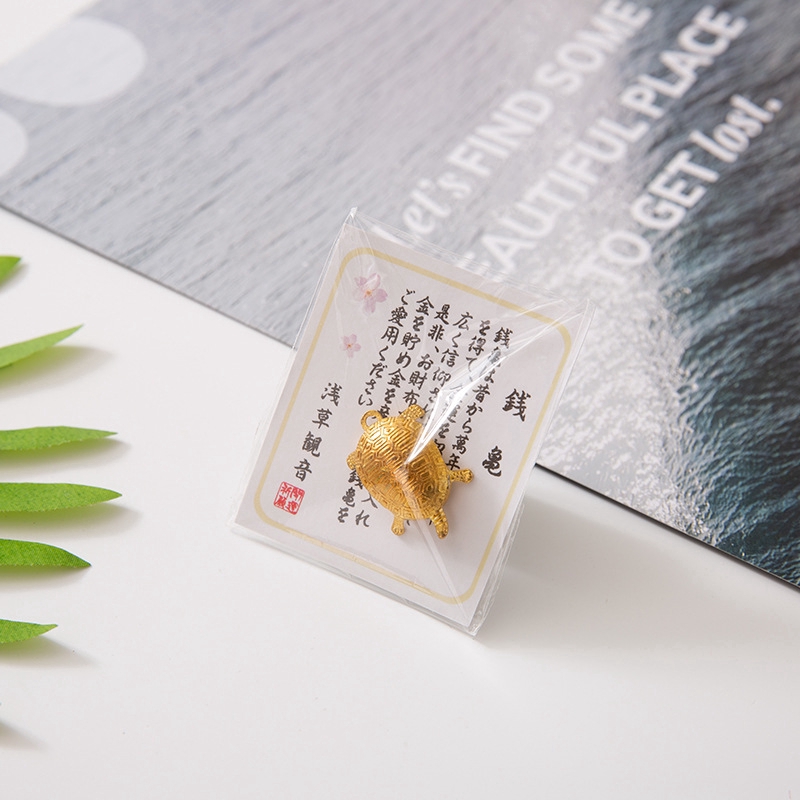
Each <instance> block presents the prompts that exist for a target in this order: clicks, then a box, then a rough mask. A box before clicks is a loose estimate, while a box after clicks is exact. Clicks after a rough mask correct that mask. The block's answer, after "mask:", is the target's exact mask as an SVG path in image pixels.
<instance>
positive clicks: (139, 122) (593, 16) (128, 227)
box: [0, 0, 800, 584]
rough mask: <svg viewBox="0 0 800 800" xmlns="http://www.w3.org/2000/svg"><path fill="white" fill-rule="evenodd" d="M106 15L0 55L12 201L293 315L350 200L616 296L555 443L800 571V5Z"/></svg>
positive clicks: (190, 279)
mask: <svg viewBox="0 0 800 800" xmlns="http://www.w3.org/2000/svg"><path fill="white" fill-rule="evenodd" d="M81 19H83V20H84V22H83V23H81V24H80V25H79V26H78V29H80V30H81V31H82V32H83V33H82V34H81V35H85V34H86V31H87V30H88V31H91V30H97V29H101V28H103V27H104V26H106V27H107V26H113V29H114V30H115V31H116V33H115V35H116V36H117V38H118V39H119V41H120V42H123V43H125V46H124V47H120V48H115V52H114V53H112V54H107V56H103V59H101V62H102V63H98V64H97V65H95V66H94V67H93V66H92V58H91V56H92V53H95V52H97V53H99V52H100V51H99V50H98V51H95V50H93V49H92V48H88V49H87V48H84V49H82V50H79V49H77V48H75V47H72V46H71V45H70V40H69V35H68V34H69V32H67V34H65V33H64V32H63V31H62V32H61V33H59V34H57V37H56V40H57V41H58V42H59V46H58V47H55V46H54V45H53V43H52V42H51V43H50V44H49V45H48V44H47V42H45V43H43V46H42V47H40V48H38V50H37V51H36V53H33V55H31V54H30V53H29V54H28V55H27V56H26V57H27V58H28V59H29V60H30V59H33V60H34V61H36V64H35V65H34V66H35V67H36V68H35V69H33V68H32V67H31V65H30V63H29V61H28V62H24V63H23V62H18V63H17V64H16V65H15V64H14V63H13V62H12V63H11V64H9V65H0V203H2V205H3V206H5V207H6V208H8V209H11V210H13V211H14V212H16V213H18V214H21V215H22V216H25V217H27V218H29V219H32V220H34V221H36V222H38V223H40V224H42V225H45V226H47V227H48V228H50V229H52V230H54V231H56V232H58V233H60V234H62V235H64V236H66V237H67V238H69V239H72V240H74V241H77V242H79V243H81V244H83V245H85V246H86V247H89V248H91V249H93V250H96V251H98V252H100V253H103V254H104V255H106V256H108V257H110V258H111V259H113V260H115V261H117V262H119V263H120V264H123V265H125V266H128V267H130V268H132V269H135V270H137V271H138V272H141V273H142V274H145V275H148V276H149V277H151V278H153V279H155V280H157V281H159V282H161V283H163V284H164V285H166V286H170V287H172V288H174V289H177V290H178V291H180V292H183V293H184V294H186V295H188V296H190V297H193V298H195V299H196V300H198V301H200V302H202V303H204V304H206V305H208V306H209V307H211V308H213V309H216V310H218V311H220V312H222V313H225V314H227V315H229V316H231V317H233V318H235V319H238V320H241V321H242V322H244V323H246V324H248V325H251V326H252V327H254V328H257V329H259V330H261V331H264V332H265V333H267V334H269V335H271V336H274V337H275V338H277V339H279V340H281V341H284V342H286V343H291V342H292V341H294V338H295V336H296V334H297V332H298V330H299V328H300V325H301V323H302V320H303V316H304V314H305V310H306V308H307V306H308V303H309V302H310V300H311V298H312V296H313V292H314V288H315V286H316V284H317V280H318V277H319V273H320V270H321V268H322V264H323V263H324V260H325V255H326V253H327V250H328V248H329V246H330V244H331V242H332V241H333V239H334V238H335V235H336V233H337V231H338V229H339V226H340V224H341V222H342V220H343V219H344V218H345V216H346V215H347V213H348V211H349V210H350V208H351V207H353V206H358V207H359V208H360V210H361V211H362V212H364V213H366V214H368V215H369V216H370V217H372V218H374V219H379V220H383V221H385V222H386V224H387V226H393V227H395V228H399V229H401V230H404V231H406V232H407V233H410V234H414V235H417V236H419V237H421V238H422V239H424V240H426V241H430V242H433V243H434V244H436V245H439V246H443V247H446V248H448V249H451V250H453V251H455V252H458V253H461V254H465V255H467V256H468V257H469V258H471V259H474V261H475V262H476V263H477V266H476V268H477V269H486V270H491V271H492V272H493V273H494V274H499V275H501V276H502V277H503V278H504V279H505V280H509V281H519V282H521V283H532V284H534V285H536V286H539V287H542V288H544V289H547V290H551V291H552V292H554V293H556V294H560V295H563V296H565V297H589V298H591V299H592V300H593V301H594V302H595V303H596V305H597V311H596V314H595V317H594V321H593V324H592V327H591V329H590V331H589V335H588V337H587V340H586V343H585V345H584V348H583V351H582V353H581V356H580V358H579V359H578V362H577V364H576V367H575V371H574V373H573V378H572V380H571V382H570V384H569V386H568V388H567V391H566V393H565V395H564V398H563V401H562V405H561V407H560V409H559V412H558V414H557V416H556V419H555V420H554V423H553V425H552V427H551V430H550V432H549V434H548V437H547V439H546V442H545V446H544V448H543V451H542V455H541V458H540V463H542V464H543V465H544V466H546V467H548V468H549V469H552V470H554V471H555V472H557V473H559V474H561V475H564V476H566V477H567V478H570V479H571V480H574V481H576V482H578V483H580V484H582V485H585V486H588V487H590V488H591V489H593V490H595V491H597V492H600V493H602V494H603V495H606V496H608V497H610V498H613V499H614V500H616V501H618V502H621V503H624V504H626V505H628V506H630V507H632V508H634V509H637V510H638V511H641V512H643V513H645V514H647V515H649V516H651V517H653V518H655V519H657V520H660V521H662V522H664V523H666V524H668V525H670V526H672V527H674V528H676V529H678V530H680V531H683V532H686V533H688V534H690V535H692V536H695V537H697V538H699V539H701V540H702V541H705V542H707V543H709V544H712V545H714V546H716V547H718V548H720V549H722V550H725V551H726V552H729V553H732V554H734V555H736V556H738V557H740V558H742V559H744V560H745V561H748V562H750V563H752V564H754V565H756V566H758V567H761V568H763V569H766V570H768V571H770V572H772V573H774V574H775V575H778V576H779V577H782V578H785V579H786V580H788V581H790V582H792V583H795V584H800V400H798V398H800V321H798V313H797V309H798V306H800V264H799V263H798V261H799V260H800V210H798V202H797V199H796V198H797V189H796V186H797V183H798V178H800V119H798V117H799V116H800V113H799V112H800V57H799V56H798V50H799V49H800V48H798V47H797V33H796V32H797V31H798V30H799V29H800V5H798V4H796V3H787V2H785V1H784V0H763V2H759V1H758V0H740V1H739V2H721V3H719V4H716V5H707V4H706V3H704V2H692V1H690V0H662V2H652V3H650V4H647V3H645V2H641V3H629V2H622V0H619V1H618V0H610V2H606V0H568V2H556V0H541V1H540V2H536V3H531V2H527V0H512V1H511V2H499V0H498V1H496V2H493V1H490V2H486V3H480V4H478V3H469V2H464V1H463V0H445V2H441V3H436V4H433V5H432V4H430V3H427V2H423V0H409V2H406V3H403V4H397V3H391V2H384V1H383V0H376V1H374V2H366V0H360V1H356V0H350V1H349V2H345V1H344V0H300V2H298V3H294V4H291V5H287V4H285V3H280V2H278V0H265V2H262V3H258V4H250V3H240V4H235V3H226V2H220V1H219V0H204V2H200V3H196V4H194V5H193V6H192V7H191V8H189V7H187V6H186V4H185V3H181V2H178V0H166V1H165V0H159V1H158V2H156V0H141V2H133V0H102V1H101V2H98V3H97V4H96V5H95V6H93V7H92V8H91V9H90V10H89V12H87V15H86V16H85V17H83V18H81ZM86 20H90V21H89V22H88V23H87V22H86ZM91 20H94V22H92V21H91ZM73 30H74V27H73ZM70 35H71V34H70ZM58 37H60V38H58ZM56 40H53V41H56ZM37 53H38V55H37ZM76 54H80V56H81V57H80V58H78V59H77V61H78V62H79V63H78V65H77V66H76V64H75V63H73V62H75V60H76V57H77V56H76ZM108 59H112V60H111V61H109V60H108ZM66 62H70V64H71V66H70V67H69V68H67V66H65V65H66ZM112 63H113V67H114V69H113V70H112V69H110V68H109V64H112ZM104 64H105V66H104ZM22 67H25V70H24V72H25V74H26V75H33V74H35V75H36V76H37V80H38V81H39V85H38V86H37V88H36V91H32V90H27V94H26V93H25V91H19V90H18V89H19V85H20V81H19V80H18V78H15V77H14V76H15V75H17V76H18V75H19V74H20V70H21V69H22ZM93 69H94V70H96V71H98V72H103V73H104V74H103V76H102V77H103V78H104V81H102V82H98V85H100V83H102V84H103V85H105V78H106V77H107V76H108V75H110V74H112V73H113V74H114V75H118V76H119V78H118V80H117V81H116V83H114V85H113V89H114V91H113V92H111V91H110V90H108V91H106V94H105V95H102V96H101V95H100V94H97V92H95V94H94V95H92V98H93V99H92V100H91V102H90V101H88V100H85V98H86V97H87V96H88V95H87V93H86V91H75V87H70V86H69V85H68V84H69V82H68V81H67V80H66V78H65V76H69V75H73V74H74V75H80V74H84V75H85V74H87V71H88V72H91V71H92V70H93ZM15 70H16V72H15ZM106 73H107V74H106ZM3 87H6V88H5V91H4V88H3ZM84 88H85V87H84ZM98 91H99V90H98ZM59 92H60V93H61V94H58V93H59ZM95 95H96V96H95ZM59 97H60V98H61V99H60V100H59ZM70 97H71V98H74V97H79V98H84V101H82V102H81V103H76V102H72V101H71V102H67V99H68V98H70ZM736 98H738V99H736ZM729 115H730V120H732V122H731V121H729ZM715 132H716V133H715ZM715 135H716V136H717V139H719V141H717V139H715V138H714V137H715ZM681 153H686V155H684V156H681ZM676 159H677V160H676ZM681 159H683V160H681ZM670 198H671V199H670ZM634 206H635V207H636V209H638V211H637V212H636V213H634V212H633V211H632V208H633V207H634ZM637 214H638V217H637ZM644 219H649V223H645V222H643V221H642V220H644Z"/></svg>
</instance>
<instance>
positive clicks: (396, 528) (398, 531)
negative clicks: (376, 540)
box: [392, 516, 406, 536]
mask: <svg viewBox="0 0 800 800" xmlns="http://www.w3.org/2000/svg"><path fill="white" fill-rule="evenodd" d="M405 532H406V521H405V519H403V517H398V516H395V518H394V522H392V533H393V534H394V535H395V536H402V535H403V534H404V533H405Z"/></svg>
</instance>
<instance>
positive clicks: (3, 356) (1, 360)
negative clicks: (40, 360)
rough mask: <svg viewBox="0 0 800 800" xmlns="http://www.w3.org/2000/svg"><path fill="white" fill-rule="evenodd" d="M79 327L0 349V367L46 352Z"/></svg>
mask: <svg viewBox="0 0 800 800" xmlns="http://www.w3.org/2000/svg"><path fill="white" fill-rule="evenodd" d="M80 327H81V326H80V325H77V326H76V327H74V328H67V330H65V331H58V332H57V333H48V334H47V335H46V336H39V337H37V338H36V339H27V340H26V341H24V342H17V344H10V345H8V346H6V347H0V367H7V366H8V365H9V364H13V363H14V362H15V361H21V360H22V359H23V358H27V357H28V356H32V355H33V354H34V353H38V352H39V351H40V350H46V349H47V348H48V347H52V346H53V345H54V344H58V343H59V342H60V341H61V340H62V339H66V338H67V336H71V335H72V334H73V333H75V331H77V330H78V329H79V328H80Z"/></svg>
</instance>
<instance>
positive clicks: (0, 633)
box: [0, 619, 56, 644]
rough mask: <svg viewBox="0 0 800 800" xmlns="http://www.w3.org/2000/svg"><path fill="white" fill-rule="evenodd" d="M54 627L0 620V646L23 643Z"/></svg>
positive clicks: (36, 623)
mask: <svg viewBox="0 0 800 800" xmlns="http://www.w3.org/2000/svg"><path fill="white" fill-rule="evenodd" d="M55 627H56V626H55V625H40V624H39V623H38V622H14V621H13V620H10V619H0V644H9V643H10V642H24V641H25V640H26V639H33V637H34V636H41V635H42V634H43V633H47V631H51V630H53V628H55Z"/></svg>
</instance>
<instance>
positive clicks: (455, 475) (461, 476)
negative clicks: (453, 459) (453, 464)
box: [450, 469, 472, 483]
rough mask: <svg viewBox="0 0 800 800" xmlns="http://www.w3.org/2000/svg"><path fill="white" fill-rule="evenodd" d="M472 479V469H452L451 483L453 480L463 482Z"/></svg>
mask: <svg viewBox="0 0 800 800" xmlns="http://www.w3.org/2000/svg"><path fill="white" fill-rule="evenodd" d="M471 480H472V470H471V469H451V470H450V483H452V482H453V481H461V483H469V482H470V481H471Z"/></svg>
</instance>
